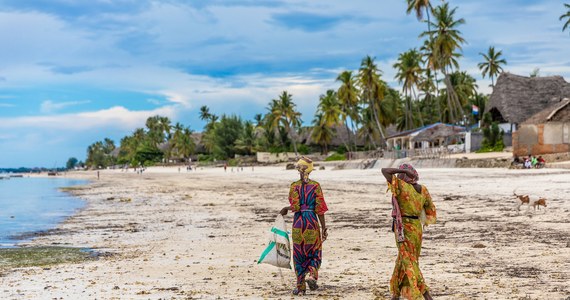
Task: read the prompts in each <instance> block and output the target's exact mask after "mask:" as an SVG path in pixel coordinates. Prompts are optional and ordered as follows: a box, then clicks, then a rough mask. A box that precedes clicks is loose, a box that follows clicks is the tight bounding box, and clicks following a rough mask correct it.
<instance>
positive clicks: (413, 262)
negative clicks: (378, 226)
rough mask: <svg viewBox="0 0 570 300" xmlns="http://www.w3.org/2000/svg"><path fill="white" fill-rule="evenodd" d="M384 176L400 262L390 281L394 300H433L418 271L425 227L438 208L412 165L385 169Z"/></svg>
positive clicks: (383, 170)
mask: <svg viewBox="0 0 570 300" xmlns="http://www.w3.org/2000/svg"><path fill="white" fill-rule="evenodd" d="M382 174H383V175H384V177H386V180H387V181H388V187H389V189H390V191H391V192H392V218H393V223H392V229H393V231H394V234H395V236H396V245H397V247H398V258H397V259H396V266H395V267H394V273H393V274H392V279H391V280H390V292H391V294H392V300H396V299H400V296H403V297H405V298H406V299H413V300H416V299H427V300H431V299H432V297H431V296H430V294H429V289H428V286H427V285H426V283H425V281H424V277H423V275H422V272H421V271H420V267H419V258H420V252H421V248H422V230H423V228H422V224H423V225H427V224H434V223H435V220H436V214H435V206H434V205H433V202H432V199H431V196H430V194H429V192H428V190H427V188H426V187H425V186H423V185H420V184H418V179H419V176H418V172H417V171H416V170H415V169H414V168H413V167H412V166H411V165H409V164H403V165H401V166H400V167H399V168H398V169H395V168H383V169H382Z"/></svg>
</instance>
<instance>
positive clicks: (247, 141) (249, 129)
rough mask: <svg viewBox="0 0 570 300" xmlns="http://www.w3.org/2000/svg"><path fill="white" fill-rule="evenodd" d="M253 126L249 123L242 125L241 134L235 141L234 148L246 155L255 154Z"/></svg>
mask: <svg viewBox="0 0 570 300" xmlns="http://www.w3.org/2000/svg"><path fill="white" fill-rule="evenodd" d="M255 144H256V143H255V126H253V123H251V122H250V121H246V122H245V124H244V128H243V132H242V134H241V136H240V138H239V139H238V140H237V141H236V148H237V149H239V150H242V151H244V152H245V153H246V154H247V155H251V154H253V153H255Z"/></svg>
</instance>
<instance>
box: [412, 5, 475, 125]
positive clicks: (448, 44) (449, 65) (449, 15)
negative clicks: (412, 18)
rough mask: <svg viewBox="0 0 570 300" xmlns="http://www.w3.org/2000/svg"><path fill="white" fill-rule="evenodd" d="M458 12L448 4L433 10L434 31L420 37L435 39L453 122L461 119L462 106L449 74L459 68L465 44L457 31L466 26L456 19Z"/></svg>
mask: <svg viewBox="0 0 570 300" xmlns="http://www.w3.org/2000/svg"><path fill="white" fill-rule="evenodd" d="M456 11H457V7H456V8H453V9H450V8H449V4H448V3H443V4H442V5H440V6H438V7H436V8H433V9H432V14H433V16H434V19H435V20H434V21H431V22H430V23H431V26H432V27H433V28H434V29H433V30H431V31H427V32H424V33H422V34H421V35H420V37H424V36H430V37H433V43H432V45H430V46H431V48H432V50H433V55H434V57H435V65H436V66H437V68H438V69H439V70H440V71H441V72H442V73H443V74H444V80H443V81H444V84H445V86H446V90H447V107H448V111H449V115H450V120H451V121H452V122H457V121H459V120H460V119H461V105H460V103H459V99H458V98H457V95H456V94H455V91H454V90H453V86H452V84H451V79H450V77H449V74H450V73H452V72H453V69H458V68H459V63H458V62H457V58H458V57H460V56H461V54H460V53H459V52H457V51H461V50H462V49H461V45H462V44H464V43H465V40H464V39H463V37H462V36H461V32H460V31H459V30H458V29H457V27H458V26H459V25H462V24H465V20H464V19H463V18H460V19H455V13H456Z"/></svg>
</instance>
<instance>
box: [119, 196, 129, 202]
mask: <svg viewBox="0 0 570 300" xmlns="http://www.w3.org/2000/svg"><path fill="white" fill-rule="evenodd" d="M119 201H120V202H131V201H132V199H131V198H127V197H125V198H121V199H119Z"/></svg>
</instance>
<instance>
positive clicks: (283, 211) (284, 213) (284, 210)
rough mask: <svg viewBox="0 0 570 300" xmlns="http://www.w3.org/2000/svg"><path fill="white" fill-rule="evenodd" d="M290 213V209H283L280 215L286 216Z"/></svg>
mask: <svg viewBox="0 0 570 300" xmlns="http://www.w3.org/2000/svg"><path fill="white" fill-rule="evenodd" d="M288 212H289V207H283V208H282V209H281V211H280V212H279V214H280V215H282V216H284V215H286V214H287V213H288Z"/></svg>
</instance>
